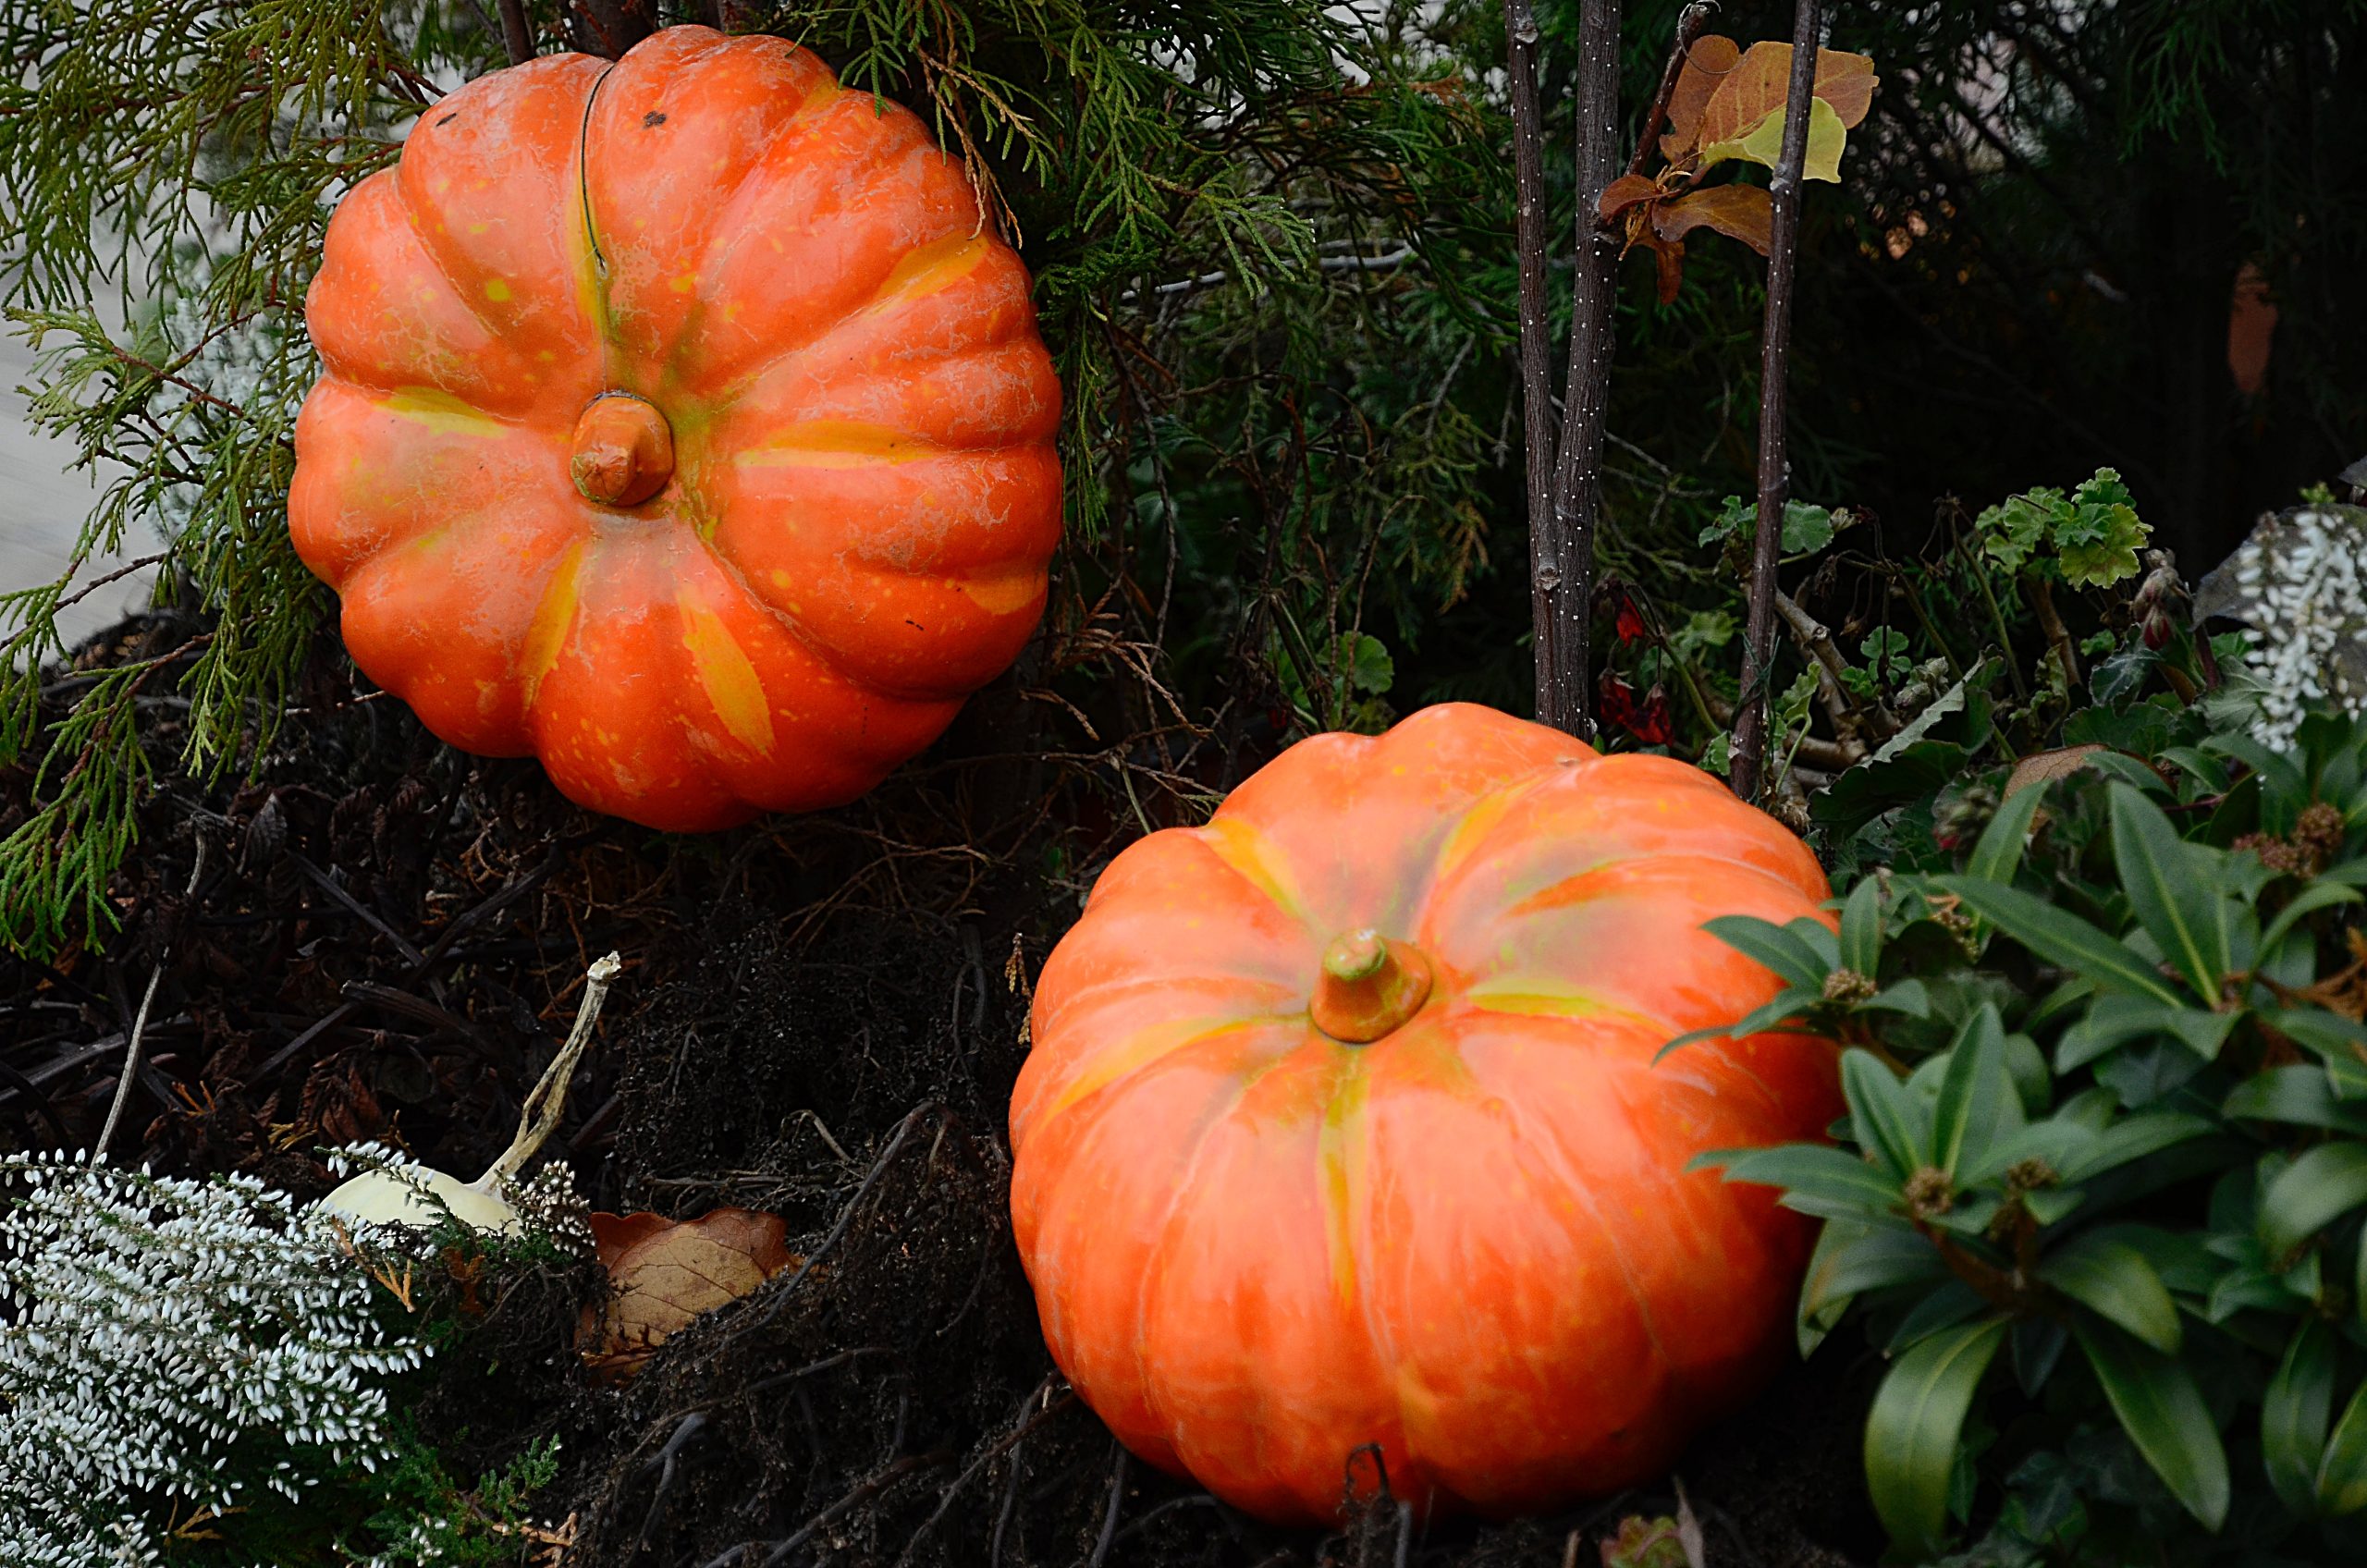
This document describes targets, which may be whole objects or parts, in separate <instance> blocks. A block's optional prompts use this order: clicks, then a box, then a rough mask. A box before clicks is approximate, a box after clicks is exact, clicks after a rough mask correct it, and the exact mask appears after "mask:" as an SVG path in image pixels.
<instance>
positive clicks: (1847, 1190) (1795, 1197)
mask: <svg viewBox="0 0 2367 1568" xmlns="http://www.w3.org/2000/svg"><path fill="white" fill-rule="evenodd" d="M1716 1165H1722V1166H1723V1167H1724V1168H1725V1179H1726V1180H1727V1181H1729V1182H1750V1183H1752V1184H1754V1185H1757V1186H1762V1187H1781V1188H1783V1189H1784V1196H1783V1199H1782V1200H1781V1201H1782V1202H1783V1204H1784V1207H1786V1208H1793V1209H1797V1210H1798V1211H1799V1212H1800V1213H1802V1214H1814V1215H1819V1216H1821V1217H1823V1218H1825V1219H1860V1220H1862V1219H1877V1220H1881V1219H1893V1220H1894V1222H1895V1211H1896V1210H1897V1208H1898V1207H1899V1206H1900V1204H1901V1203H1903V1202H1904V1201H1905V1200H1904V1199H1903V1198H1902V1196H1901V1195H1900V1193H1899V1184H1898V1183H1897V1182H1895V1181H1892V1180H1890V1179H1888V1178H1886V1177H1884V1176H1883V1173H1882V1172H1881V1171H1879V1170H1875V1169H1874V1168H1873V1167H1872V1166H1870V1165H1869V1164H1867V1163H1866V1162H1865V1161H1864V1160H1862V1159H1859V1158H1858V1157H1857V1156H1855V1155H1851V1154H1845V1153H1843V1152H1842V1151H1841V1150H1839V1149H1836V1148H1829V1147H1827V1146H1826V1145H1822V1144H1784V1145H1780V1146H1778V1147H1775V1148H1772V1149H1723V1150H1713V1151H1711V1153H1709V1154H1704V1155H1700V1156H1698V1157H1697V1158H1695V1159H1694V1160H1693V1161H1692V1164H1691V1165H1689V1166H1687V1167H1686V1169H1688V1170H1690V1169H1692V1168H1693V1167H1694V1166H1716Z"/></svg>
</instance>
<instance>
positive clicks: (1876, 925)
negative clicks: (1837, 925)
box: [1841, 876, 1883, 980]
mask: <svg viewBox="0 0 2367 1568" xmlns="http://www.w3.org/2000/svg"><path fill="white" fill-rule="evenodd" d="M1882 962H1883V887H1882V879H1881V878H1880V877H1877V876H1861V877H1859V878H1858V885H1857V886H1856V887H1855V888H1850V889H1849V900H1848V901H1847V902H1846V903H1845V904H1843V905H1842V906H1841V967H1843V968H1844V969H1854V970H1856V971H1857V972H1858V974H1862V975H1864V976H1866V978H1868V979H1869V980H1870V979H1872V978H1873V977H1874V975H1875V974H1876V973H1877V972H1878V971H1880V969H1881V968H1882Z"/></svg>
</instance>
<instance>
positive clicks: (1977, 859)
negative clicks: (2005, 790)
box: [1965, 779, 2047, 884]
mask: <svg viewBox="0 0 2367 1568" xmlns="http://www.w3.org/2000/svg"><path fill="white" fill-rule="evenodd" d="M2046 786H2047V780H2045V779H2041V780H2039V781H2038V782H2037V783H2035V784H2027V785H2024V786H2023V787H2022V788H2021V789H2019V790H2015V791H2014V792H2013V793H2012V794H2010V795H2008V796H2006V797H2005V802H2004V803H2003V804H2001V805H1999V806H1998V808H1997V815H1994V816H1993V817H1991V818H1990V819H1989V826H1988V827H1984V828H1982V829H1981V838H1980V839H1979V840H1978V841H1977V842H1976V843H1974V845H1973V846H1972V857H1971V859H1970V860H1969V861H1968V862H1967V863H1966V865H1965V875H1966V876H1978V877H1980V878H1981V880H1982V881H1983V882H2002V883H2008V884H2010V883H2011V882H2012V881H2013V880H2014V873H2015V872H2016V871H2017V870H2018V869H2020V867H2021V864H2022V853H2023V851H2025V850H2027V849H2028V848H2029V847H2030V824H2031V823H2032V822H2035V821H2036V820H2038V809H2039V807H2040V806H2042V805H2043V804H2044V803H2045V802H2046Z"/></svg>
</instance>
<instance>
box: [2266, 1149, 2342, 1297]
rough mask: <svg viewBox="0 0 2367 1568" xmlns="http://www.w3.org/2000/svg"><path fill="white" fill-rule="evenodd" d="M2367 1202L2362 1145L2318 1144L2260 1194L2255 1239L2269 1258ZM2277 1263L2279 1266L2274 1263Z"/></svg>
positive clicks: (2278, 1256)
mask: <svg viewBox="0 0 2367 1568" xmlns="http://www.w3.org/2000/svg"><path fill="white" fill-rule="evenodd" d="M2363 1203H2367V1144H2347V1143H2346V1144H2321V1145H2318V1146H2317V1147H2316V1148H2313V1149H2311V1150H2309V1151H2308V1152H2307V1153H2305V1154H2303V1155H2302V1156H2301V1157H2300V1158H2299V1159H2296V1160H2295V1161H2294V1162H2293V1163H2292V1164H2290V1165H2288V1166H2287V1167H2286V1168H2285V1169H2284V1170H2282V1171H2280V1172H2279V1173H2278V1174H2277V1176H2276V1177H2275V1180H2273V1181H2271V1182H2269V1183H2268V1186H2267V1187H2266V1188H2265V1189H2264V1190H2263V1192H2262V1193H2261V1194H2260V1213H2259V1215H2258V1216H2257V1221H2256V1222H2257V1225H2258V1229H2259V1231H2260V1244H2261V1246H2262V1247H2263V1249H2265V1250H2266V1251H2267V1253H2268V1256H2269V1258H2270V1260H2271V1261H2272V1262H2275V1260H2277V1259H2281V1258H2284V1257H2286V1256H2289V1255H2290V1254H2291V1253H2292V1252H2293V1250H2294V1249H2295V1248H2296V1247H2299V1246H2300V1244H2301V1243H2303V1242H2306V1241H2308V1240H2309V1239H2310V1238H2311V1237H2312V1236H2314V1235H2316V1234H2317V1233H2318V1232H2319V1231H2321V1230H2323V1229H2324V1228H2325V1227H2326V1226H2328V1225H2331V1224H2332V1223H2334V1222H2335V1221H2336V1219H2341V1218H2342V1217H2343V1216H2344V1215H2346V1214H2348V1213H2349V1212H2350V1211H2351V1210H2352V1209H2354V1208H2357V1207H2359V1206H2360V1205H2361V1204H2363ZM2277 1266H2278V1267H2280V1268H2281V1267H2283V1265H2282V1264H2278V1265H2277Z"/></svg>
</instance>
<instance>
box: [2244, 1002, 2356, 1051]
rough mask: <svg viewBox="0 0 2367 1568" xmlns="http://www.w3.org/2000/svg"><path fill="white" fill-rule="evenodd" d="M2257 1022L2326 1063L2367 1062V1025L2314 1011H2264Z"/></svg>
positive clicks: (2336, 1013)
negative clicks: (2312, 1052)
mask: <svg viewBox="0 0 2367 1568" xmlns="http://www.w3.org/2000/svg"><path fill="white" fill-rule="evenodd" d="M2260 1021H2261V1022H2262V1023H2265V1024H2267V1025H2268V1026H2269V1027H2270V1028H2272V1029H2274V1030H2275V1031H2276V1032H2277V1033H2278V1034H2280V1035H2284V1036H2285V1037H2286V1038H2287V1039H2288V1040H2291V1041H2292V1042H2293V1043H2294V1044H2295V1045H2297V1046H2301V1047H2305V1048H2307V1049H2309V1050H2312V1051H2315V1052H2316V1053H2317V1054H2318V1055H2319V1056H2321V1057H2324V1059H2325V1060H2327V1061H2328V1062H2334V1061H2337V1060H2339V1061H2346V1062H2352V1063H2359V1062H2367V1024H2361V1023H2355V1022H2353V1021H2352V1020H2350V1019H2348V1018H2345V1017H2343V1016H2342V1014H2340V1013H2338V1012H2329V1011H2326V1010H2325V1009H2324V1008H2317V1007H2306V1008H2305V1007H2296V1008H2284V1009H2276V1010H2266V1011H2263V1012H2262V1013H2261V1015H2260Z"/></svg>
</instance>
